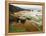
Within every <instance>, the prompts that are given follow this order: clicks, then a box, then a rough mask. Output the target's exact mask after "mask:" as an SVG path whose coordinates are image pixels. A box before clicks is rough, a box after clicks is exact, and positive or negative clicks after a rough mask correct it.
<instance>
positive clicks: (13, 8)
mask: <svg viewBox="0 0 46 36" xmlns="http://www.w3.org/2000/svg"><path fill="white" fill-rule="evenodd" d="M23 10H26V11H30V10H29V9H23V8H20V7H17V6H13V5H9V11H10V12H12V13H13V12H18V11H23Z"/></svg>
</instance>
